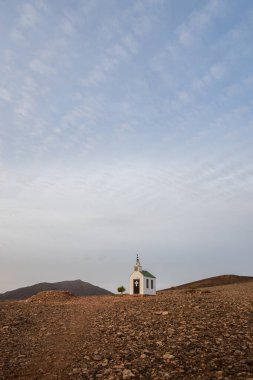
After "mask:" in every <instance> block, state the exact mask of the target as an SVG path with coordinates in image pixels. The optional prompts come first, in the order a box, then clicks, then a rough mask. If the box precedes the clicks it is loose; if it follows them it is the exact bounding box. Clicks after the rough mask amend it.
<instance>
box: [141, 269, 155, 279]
mask: <svg viewBox="0 0 253 380" xmlns="http://www.w3.org/2000/svg"><path fill="white" fill-rule="evenodd" d="M140 273H141V274H143V276H144V277H150V278H155V276H153V275H152V274H151V273H149V272H148V271H146V270H142V271H141V272H140Z"/></svg>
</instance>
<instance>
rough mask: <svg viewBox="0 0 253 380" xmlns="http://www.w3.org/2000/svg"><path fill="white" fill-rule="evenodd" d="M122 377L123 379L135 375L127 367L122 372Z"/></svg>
mask: <svg viewBox="0 0 253 380" xmlns="http://www.w3.org/2000/svg"><path fill="white" fill-rule="evenodd" d="M122 377H123V379H132V378H133V377H135V375H134V374H133V372H132V371H131V370H130V369H126V368H125V369H124V370H123V372H122Z"/></svg>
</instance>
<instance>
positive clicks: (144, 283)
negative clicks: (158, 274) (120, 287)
mask: <svg viewBox="0 0 253 380" xmlns="http://www.w3.org/2000/svg"><path fill="white" fill-rule="evenodd" d="M129 289H130V290H129V294H133V295H137V294H140V295H149V296H155V295H156V278H155V276H153V275H152V274H151V273H149V272H148V271H146V270H142V266H141V263H140V260H139V256H138V255H137V258H136V264H135V266H134V271H133V273H132V274H131V276H130V286H129Z"/></svg>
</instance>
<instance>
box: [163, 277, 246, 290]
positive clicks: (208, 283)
mask: <svg viewBox="0 0 253 380" xmlns="http://www.w3.org/2000/svg"><path fill="white" fill-rule="evenodd" d="M248 281H253V277H250V276H237V275H235V274H225V275H222V276H215V277H209V278H204V279H203V280H199V281H193V282H189V283H187V284H183V285H178V286H173V287H171V288H167V289H163V290H160V292H163V291H166V290H172V289H198V288H210V287H212V286H221V285H231V284H240V283H242V282H248Z"/></svg>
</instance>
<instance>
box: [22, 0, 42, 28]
mask: <svg viewBox="0 0 253 380" xmlns="http://www.w3.org/2000/svg"><path fill="white" fill-rule="evenodd" d="M38 18H39V17H38V13H37V11H36V9H35V7H34V6H33V5H32V4H31V3H29V2H27V3H24V4H22V5H21V7H20V25H21V26H22V27H24V28H31V27H33V26H35V25H36V23H37V21H38Z"/></svg>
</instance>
